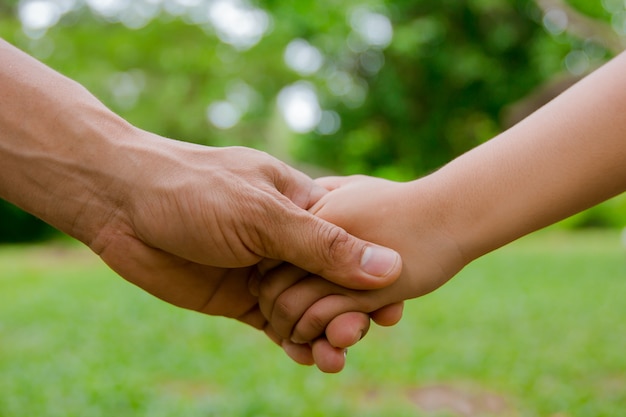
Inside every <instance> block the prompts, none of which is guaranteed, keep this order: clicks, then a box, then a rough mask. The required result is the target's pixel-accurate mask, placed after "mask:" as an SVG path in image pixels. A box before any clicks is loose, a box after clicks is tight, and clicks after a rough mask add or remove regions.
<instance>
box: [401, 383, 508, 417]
mask: <svg viewBox="0 0 626 417" xmlns="http://www.w3.org/2000/svg"><path fill="white" fill-rule="evenodd" d="M407 397H408V399H409V400H410V401H411V402H412V403H413V404H415V405H416V406H417V407H419V408H420V409H421V410H422V411H424V412H426V413H431V414H437V413H444V412H445V413H448V414H451V415H453V416H459V417H485V416H494V417H501V416H506V417H509V416H513V415H514V412H513V410H512V408H511V406H510V405H509V403H508V401H507V400H506V399H505V398H504V397H503V396H502V395H499V394H497V393H493V392H489V391H486V390H483V389H474V388H464V387H456V386H451V385H430V386H422V387H416V388H412V389H410V390H408V391H407Z"/></svg>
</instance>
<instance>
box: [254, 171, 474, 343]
mask: <svg viewBox="0 0 626 417" xmlns="http://www.w3.org/2000/svg"><path fill="white" fill-rule="evenodd" d="M320 183H322V184H323V185H324V186H325V187H327V188H328V189H329V190H331V192H330V193H328V194H327V195H326V196H324V197H323V198H322V199H321V200H320V201H319V202H318V203H317V204H316V205H315V206H314V207H313V208H312V209H311V210H312V211H313V212H314V213H315V214H316V215H318V216H320V217H322V218H324V219H325V220H327V221H330V222H332V223H335V224H337V225H339V226H341V227H343V228H344V229H345V230H346V231H348V232H349V233H352V234H354V235H355V236H358V237H360V238H363V239H368V240H370V241H372V242H376V243H378V244H381V245H385V246H387V247H389V248H392V249H395V250H397V251H398V252H399V253H400V254H401V256H402V259H403V270H402V274H401V276H400V278H399V279H398V280H397V281H396V282H395V283H393V284H391V285H390V286H388V287H386V288H383V289H378V290H370V291H357V290H351V289H347V288H344V287H341V286H338V285H335V284H332V283H330V282H328V281H326V280H324V279H322V278H320V277H317V276H313V275H310V274H308V273H307V272H304V271H302V270H300V269H299V268H297V267H294V266H292V265H288V264H283V265H280V266H278V267H276V268H275V269H273V270H271V271H268V272H267V273H266V274H265V275H264V277H263V279H262V281H261V283H260V287H259V307H260V309H261V312H262V313H263V315H264V316H265V317H266V318H267V319H268V321H269V322H270V323H271V324H272V327H273V328H274V330H275V331H276V332H277V334H278V335H280V336H281V337H282V338H285V339H290V340H291V341H293V342H296V343H307V342H309V343H310V342H312V341H314V340H315V339H317V338H318V337H320V336H321V335H322V334H323V333H324V331H326V332H328V330H329V329H328V327H327V326H329V324H330V323H331V322H332V320H333V319H334V318H335V317H338V316H340V315H341V314H343V313H346V312H361V313H366V314H368V313H372V312H375V311H378V310H379V309H381V308H382V307H384V306H388V305H393V304H395V303H398V302H401V301H403V300H405V299H410V298H414V297H418V296H421V295H424V294H427V293H429V292H431V291H433V290H434V289H436V288H438V287H439V286H441V285H443V284H444V283H445V282H446V281H447V280H449V279H450V278H451V277H452V276H453V275H454V274H456V273H457V272H458V271H459V270H460V269H461V268H462V267H463V266H464V265H465V261H464V259H463V256H462V255H461V253H460V252H459V250H458V248H457V246H456V243H455V242H454V241H453V239H451V238H450V237H449V236H450V235H451V234H449V233H447V232H446V230H445V227H444V223H445V222H444V219H445V213H440V212H439V210H438V207H437V206H432V205H429V204H428V200H429V190H428V187H429V186H428V183H427V182H425V181H421V180H418V181H414V182H411V183H397V182H392V181H387V180H382V179H378V178H371V177H363V176H354V177H346V178H337V177H332V178H325V179H322V180H320Z"/></svg>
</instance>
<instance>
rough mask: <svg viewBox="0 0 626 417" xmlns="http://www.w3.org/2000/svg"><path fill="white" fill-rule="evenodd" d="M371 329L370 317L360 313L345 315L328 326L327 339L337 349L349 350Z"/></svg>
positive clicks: (338, 317) (336, 318) (333, 320)
mask: <svg viewBox="0 0 626 417" xmlns="http://www.w3.org/2000/svg"><path fill="white" fill-rule="evenodd" d="M369 327H370V317H369V315H367V314H365V313H359V312H348V313H343V314H341V315H339V316H337V317H335V318H334V319H332V320H331V321H330V323H328V326H326V332H325V333H326V339H328V342H329V343H330V344H331V345H332V346H334V347H336V348H348V347H350V346H353V345H354V344H355V343H357V342H358V341H359V340H361V339H362V338H363V336H365V335H366V334H367V331H368V330H369Z"/></svg>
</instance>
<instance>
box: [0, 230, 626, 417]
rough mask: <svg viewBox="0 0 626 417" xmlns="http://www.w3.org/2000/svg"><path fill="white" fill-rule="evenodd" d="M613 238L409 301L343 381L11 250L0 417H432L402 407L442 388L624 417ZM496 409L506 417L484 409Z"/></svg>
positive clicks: (248, 338)
mask: <svg viewBox="0 0 626 417" xmlns="http://www.w3.org/2000/svg"><path fill="white" fill-rule="evenodd" d="M619 239H620V238H619V236H618V233H617V232H615V231H609V232H601V233H589V232H584V233H580V232H579V233H561V232H558V233H557V232H553V233H540V234H536V235H534V236H529V237H527V238H524V239H522V240H520V241H518V242H515V243H514V244H512V245H510V246H508V247H507V248H503V249H502V250H499V251H497V252H495V253H493V254H490V255H488V256H485V257H483V258H482V259H480V260H478V261H476V262H475V263H474V264H472V265H470V266H468V267H467V268H466V269H465V270H463V271H462V272H461V273H460V274H459V275H458V276H457V277H456V278H455V279H454V280H452V281H451V282H450V283H448V284H446V285H445V286H444V287H443V288H441V289H440V290H438V291H436V292H435V293H433V294H431V295H428V296H426V297H423V298H420V299H417V300H411V301H409V302H407V305H406V309H405V314H404V318H403V320H402V321H401V323H399V324H398V325H397V326H394V327H392V328H384V329H383V328H378V327H373V328H372V329H371V330H370V333H369V334H368V335H367V336H366V338H365V339H364V340H363V341H362V342H360V343H359V344H358V345H357V346H355V347H354V348H352V349H350V351H349V353H348V363H347V367H346V369H345V370H344V371H343V372H342V373H341V374H338V375H325V374H322V373H321V372H319V371H317V370H316V369H313V368H306V367H301V366H298V365H295V364H293V363H291V362H290V361H289V359H288V358H287V357H286V356H285V355H284V354H283V353H282V352H281V351H280V349H279V348H278V347H276V346H274V345H273V344H272V343H271V342H270V341H269V340H268V339H266V338H265V336H264V335H263V334H261V332H258V331H256V330H253V329H252V328H249V327H247V326H245V325H242V324H240V323H235V322H234V321H232V320H226V319H218V318H210V317H206V316H202V315H199V314H196V313H192V312H188V311H183V310H180V309H177V308H174V307H172V306H169V305H166V304H165V303H163V302H161V301H159V300H157V299H155V298H153V297H151V296H149V295H147V294H145V293H143V292H142V291H141V290H139V289H136V288H134V287H133V286H131V285H130V284H128V283H126V282H125V281H123V280H122V279H120V278H118V277H116V276H115V275H114V274H113V272H111V271H110V270H109V269H108V268H107V267H106V266H105V265H104V264H102V263H101V262H100V261H99V260H98V258H97V257H96V256H95V255H94V254H92V253H90V252H89V251H88V250H87V249H86V248H75V247H69V248H68V247H63V246H42V247H27V248H23V247H22V248H15V247H4V248H2V249H1V250H0V270H2V280H0V323H1V324H2V325H1V326H0V338H1V340H2V341H3V343H1V344H0V415H2V416H4V417H14V416H45V417H57V416H59V417H60V416H63V417H73V416H76V417H79V416H80V417H86V416H94V417H95V416H124V417H134V416H157V417H161V416H163V417H165V416H185V417H194V416H204V417H206V416H216V417H217V416H219V417H230V416H233V417H235V416H237V417H240V416H250V417H259V416H274V417H283V416H285V417H287V416H288V417H294V416H298V417H322V416H323V417H328V416H330V417H335V416H336V417H345V416H365V417H375V416H407V417H408V416H431V415H433V414H431V413H427V412H426V411H425V410H424V409H422V408H420V407H418V406H416V405H415V404H414V403H413V402H412V401H411V399H412V398H415V396H414V394H415V393H416V392H420V390H424V389H426V388H428V387H448V388H451V389H454V390H456V392H458V394H457V395H456V396H454V395H452V396H450V395H448V396H444V397H443V399H445V400H447V401H449V403H452V404H456V405H457V406H458V405H459V404H460V405H461V406H463V404H465V406H464V407H465V408H462V410H463V409H464V410H467V407H468V403H467V401H468V399H471V398H478V400H475V401H474V402H473V404H474V406H475V407H477V410H478V411H477V412H476V415H485V416H487V415H488V416H493V417H500V416H511V415H514V416H519V417H539V416H542V417H543V416H556V415H560V414H563V415H575V416H578V417H596V416H619V415H621V414H622V413H623V410H624V408H625V407H626V393H625V391H624V389H623V387H624V385H625V384H626V379H625V378H626V377H625V375H626V356H624V354H623V350H624V349H623V346H624V344H625V343H626V325H625V324H624V323H626V303H624V302H623V298H624V296H623V295H624V292H625V291H626V280H624V277H625V276H626V263H624V250H625V248H624V247H623V246H621V245H620V243H619ZM453 392H454V391H453ZM479 395H488V397H487V398H491V400H490V401H487V402H485V401H481V400H480V398H481V397H479ZM435 398H439V399H440V400H441V398H442V397H435ZM494 400H495V404H498V403H499V402H504V404H505V407H506V409H505V410H502V411H499V412H497V411H496V412H491V413H490V412H487V411H484V410H483V409H482V408H481V407H485V403H488V404H494ZM422 404H423V403H422ZM431 404H432V403H431ZM481 410H482V411H483V412H481V413H479V411H481ZM439 411H441V412H440V414H435V415H438V416H441V415H449V416H458V415H464V414H463V413H461V412H458V413H455V414H453V413H449V414H444V411H442V410H439Z"/></svg>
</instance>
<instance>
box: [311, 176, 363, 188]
mask: <svg viewBox="0 0 626 417" xmlns="http://www.w3.org/2000/svg"><path fill="white" fill-rule="evenodd" d="M362 178H367V177H365V176H363V175H350V176H329V177H320V178H316V179H315V183H316V184H318V185H320V186H322V187H323V188H324V189H326V190H328V191H333V190H336V189H337V188H340V187H343V186H344V185H347V184H349V183H351V182H355V181H359V180H360V179H362Z"/></svg>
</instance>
